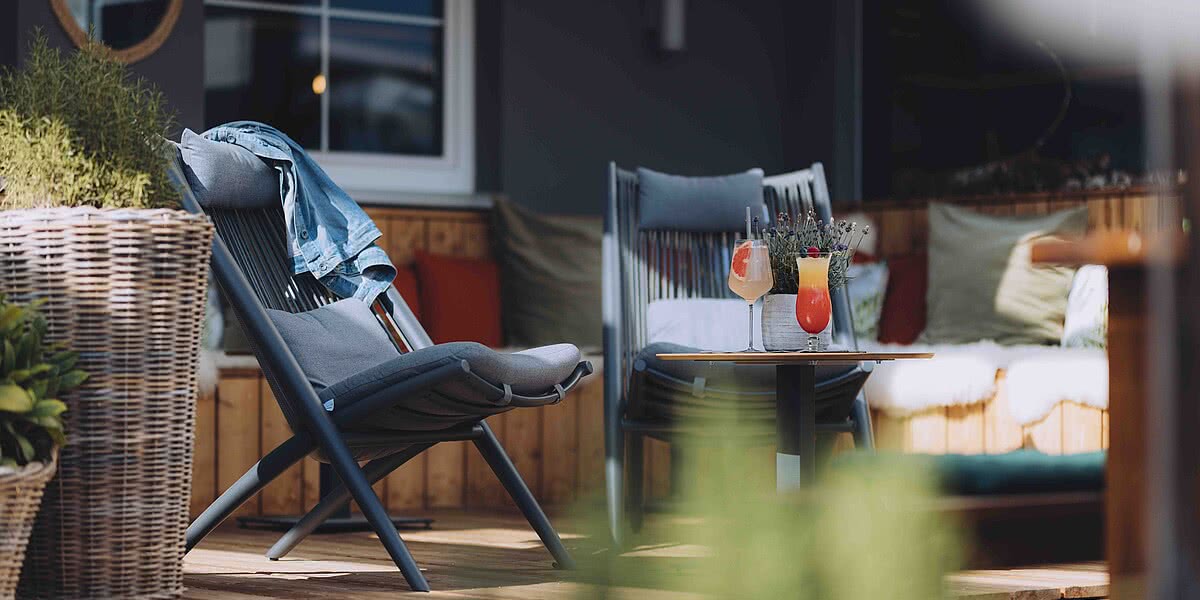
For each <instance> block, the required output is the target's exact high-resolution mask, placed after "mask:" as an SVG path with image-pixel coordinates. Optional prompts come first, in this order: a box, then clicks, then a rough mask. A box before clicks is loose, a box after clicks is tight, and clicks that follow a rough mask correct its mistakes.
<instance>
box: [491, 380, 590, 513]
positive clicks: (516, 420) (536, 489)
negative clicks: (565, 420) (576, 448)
mask: <svg viewBox="0 0 1200 600" xmlns="http://www.w3.org/2000/svg"><path fill="white" fill-rule="evenodd" d="M578 401H579V392H578V391H574V392H572V393H571V395H569V396H567V398H566V399H565V400H563V402H578ZM504 417H505V422H504V449H505V450H506V451H507V452H508V456H509V458H511V459H512V461H513V465H515V466H516V467H517V472H518V473H520V474H521V479H524V480H525V485H527V486H529V489H530V491H532V492H533V496H534V497H535V498H541V497H542V456H543V453H542V411H541V409H537V408H518V409H516V410H513V411H511V412H509V413H507V414H505V415H504ZM576 440H578V436H576Z"/></svg>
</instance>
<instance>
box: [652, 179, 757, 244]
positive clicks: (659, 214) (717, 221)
mask: <svg viewBox="0 0 1200 600" xmlns="http://www.w3.org/2000/svg"><path fill="white" fill-rule="evenodd" d="M637 174H638V228H639V229H671V230H678V231H744V230H745V229H746V207H747V206H749V207H750V211H751V214H752V215H753V216H755V217H759V218H761V219H763V220H764V221H763V222H764V223H765V222H766V220H765V219H766V210H767V209H766V204H765V203H764V202H763V183H762V180H763V171H762V169H750V170H749V171H746V172H745V173H737V174H734V175H721V176H717V177H682V176H679V175H668V174H666V173H659V172H656V171H651V170H650V169H646V168H638V170H637Z"/></svg>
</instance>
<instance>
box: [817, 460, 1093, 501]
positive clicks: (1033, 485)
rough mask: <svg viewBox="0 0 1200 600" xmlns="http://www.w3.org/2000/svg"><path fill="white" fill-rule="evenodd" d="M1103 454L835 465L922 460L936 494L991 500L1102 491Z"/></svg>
mask: <svg viewBox="0 0 1200 600" xmlns="http://www.w3.org/2000/svg"><path fill="white" fill-rule="evenodd" d="M1105 457H1106V453H1105V452H1103V451H1100V452H1084V453H1080V454H1064V455H1052V454H1042V453H1041V452H1038V451H1036V450H1016V451H1013V452H1008V453H1005V454H970V455H967V454H945V455H912V454H887V453H881V454H875V455H871V454H866V453H853V454H849V455H845V456H842V457H838V459H836V460H835V461H834V465H835V468H836V466H837V465H848V464H855V465H878V466H879V467H881V468H886V467H887V465H891V464H895V463H896V462H899V461H907V462H912V461H923V462H926V463H928V464H929V465H930V467H931V468H933V469H934V470H935V471H936V472H937V476H938V480H939V481H940V482H941V485H942V491H943V492H945V493H947V494H952V495H959V496H993V495H1005V494H1036V493H1048V492H1085V491H1100V490H1103V489H1104V461H1105Z"/></svg>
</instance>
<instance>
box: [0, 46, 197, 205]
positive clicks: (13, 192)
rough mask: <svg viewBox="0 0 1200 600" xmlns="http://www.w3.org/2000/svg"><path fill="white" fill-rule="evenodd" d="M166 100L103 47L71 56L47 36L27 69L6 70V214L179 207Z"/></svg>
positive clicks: (0, 155) (0, 84) (0, 86)
mask: <svg viewBox="0 0 1200 600" xmlns="http://www.w3.org/2000/svg"><path fill="white" fill-rule="evenodd" d="M173 127H174V117H173V115H172V114H171V113H170V112H169V111H168V110H167V107H166V101H165V99H164V97H163V95H162V93H161V92H159V91H158V89H156V88H155V87H154V86H153V85H152V84H150V83H148V82H146V81H145V80H143V79H140V78H134V77H131V76H130V74H129V72H128V71H127V70H126V68H125V66H124V65H122V64H121V63H120V62H117V61H116V60H114V59H113V58H112V57H111V56H110V55H109V53H107V52H106V51H105V50H104V47H103V46H102V45H100V44H99V43H98V42H95V41H89V42H88V43H86V44H84V46H83V47H81V48H79V49H78V50H75V51H71V52H69V53H63V52H61V51H59V50H58V49H56V48H51V47H50V46H49V44H48V43H47V41H46V37H45V35H44V34H42V33H41V32H38V34H37V35H35V36H34V39H33V41H32V42H31V43H30V46H29V53H28V55H27V56H26V58H25V64H24V66H23V67H21V68H20V69H15V70H14V69H5V70H4V71H3V72H0V177H3V178H4V180H5V190H4V195H2V196H0V209H9V208H28V207H44V206H59V205H62V206H97V207H116V208H155V207H169V206H177V205H178V202H179V197H178V193H177V192H176V191H175V190H174V188H173V187H172V186H171V184H170V182H169V180H168V178H167V165H168V162H167V154H166V152H164V150H165V147H164V144H165V143H166V141H165V139H164V136H165V135H167V133H168V132H169V131H170V130H171V129H172V128H173Z"/></svg>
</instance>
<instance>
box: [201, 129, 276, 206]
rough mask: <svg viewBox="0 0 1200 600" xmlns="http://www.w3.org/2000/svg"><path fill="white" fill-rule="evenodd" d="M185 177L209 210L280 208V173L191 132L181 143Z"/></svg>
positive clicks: (244, 153)
mask: <svg viewBox="0 0 1200 600" xmlns="http://www.w3.org/2000/svg"><path fill="white" fill-rule="evenodd" d="M179 152H180V156H181V157H182V159H183V164H184V175H185V176H186V177H187V180H188V184H189V187H191V188H192V191H193V192H194V193H195V195H196V202H198V203H200V206H203V207H204V208H206V209H209V208H217V209H249V208H269V207H271V206H278V205H279V203H280V194H279V172H278V171H276V170H275V169H274V167H272V166H271V165H268V164H267V163H265V162H263V160H262V159H261V158H259V157H257V156H255V155H254V153H253V152H251V151H249V150H247V149H245V148H242V147H241V146H238V145H235V144H229V143H225V142H214V141H212V140H207V139H205V138H203V137H201V136H199V135H197V134H196V133H195V132H193V131H192V130H191V129H184V130H183V135H182V136H181V137H180V139H179Z"/></svg>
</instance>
